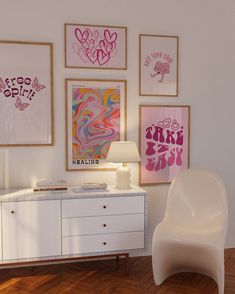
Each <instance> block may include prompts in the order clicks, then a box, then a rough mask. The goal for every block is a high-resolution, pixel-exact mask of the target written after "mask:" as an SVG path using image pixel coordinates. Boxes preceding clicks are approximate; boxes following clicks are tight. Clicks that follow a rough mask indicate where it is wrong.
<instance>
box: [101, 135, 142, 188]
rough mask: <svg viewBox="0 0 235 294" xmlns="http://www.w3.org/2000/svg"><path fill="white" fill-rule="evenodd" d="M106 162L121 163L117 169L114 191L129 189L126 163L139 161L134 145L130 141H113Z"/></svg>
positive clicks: (128, 173) (128, 171)
mask: <svg viewBox="0 0 235 294" xmlns="http://www.w3.org/2000/svg"><path fill="white" fill-rule="evenodd" d="M106 160H107V161H111V162H118V163H123V166H122V167H119V168H117V173H116V189H122V190H126V189H130V188H131V186H130V170H129V168H128V167H127V166H126V163H127V162H129V163H131V162H138V161H140V156H139V152H138V149H137V146H136V143H135V142H132V141H113V142H112V143H111V145H110V148H109V152H108V155H107V158H106Z"/></svg>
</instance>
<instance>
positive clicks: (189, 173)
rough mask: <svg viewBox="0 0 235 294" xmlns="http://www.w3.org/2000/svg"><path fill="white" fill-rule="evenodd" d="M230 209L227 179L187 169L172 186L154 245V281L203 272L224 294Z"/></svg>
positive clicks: (220, 293)
mask: <svg viewBox="0 0 235 294" xmlns="http://www.w3.org/2000/svg"><path fill="white" fill-rule="evenodd" d="M227 221H228V207H227V196H226V191H225V187H224V183H223V180H222V179H221V178H220V177H219V176H218V175H217V174H215V173H214V172H212V171H209V170H197V169H195V170H194V169H187V170H185V171H183V172H181V173H180V174H179V175H178V176H176V177H175V178H174V179H173V180H172V183H171V186H170V189H169V192H168V199H167V205H166V212H165V216H164V219H163V221H162V222H161V223H160V224H159V225H158V226H157V227H156V229H155V232H154V236H153V243H152V263H153V274H154V281H155V283H156V284H157V285H160V284H161V283H162V282H163V281H164V280H165V279H166V278H167V277H168V276H170V275H173V274H175V273H179V272H185V271H186V272H189V271H191V272H199V273H202V274H205V275H208V276H210V277H211V278H212V279H214V280H215V281H216V283H217V284H218V288H219V294H222V293H224V243H225V237H226V233H227Z"/></svg>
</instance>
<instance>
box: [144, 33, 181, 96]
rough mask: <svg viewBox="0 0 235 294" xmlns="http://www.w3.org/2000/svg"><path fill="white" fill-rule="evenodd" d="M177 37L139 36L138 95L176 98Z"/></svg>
mask: <svg viewBox="0 0 235 294" xmlns="http://www.w3.org/2000/svg"><path fill="white" fill-rule="evenodd" d="M178 56H179V37H178V36H162V35H146V34H141V35H139V95H140V96H178V59H179V57H178Z"/></svg>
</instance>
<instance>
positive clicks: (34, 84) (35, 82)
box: [32, 77, 46, 92]
mask: <svg viewBox="0 0 235 294" xmlns="http://www.w3.org/2000/svg"><path fill="white" fill-rule="evenodd" d="M32 87H33V89H35V91H37V92H39V91H41V90H43V89H45V88H46V86H44V85H42V84H39V82H38V78H36V77H35V78H34V80H33V82H32Z"/></svg>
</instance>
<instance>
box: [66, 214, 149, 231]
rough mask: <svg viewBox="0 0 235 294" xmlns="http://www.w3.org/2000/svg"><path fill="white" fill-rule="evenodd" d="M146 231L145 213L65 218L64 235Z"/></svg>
mask: <svg viewBox="0 0 235 294" xmlns="http://www.w3.org/2000/svg"><path fill="white" fill-rule="evenodd" d="M137 231H144V214H127V215H109V216H96V217H79V218H64V219H63V220H62V236H76V235H89V234H105V233H115V232H137Z"/></svg>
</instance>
